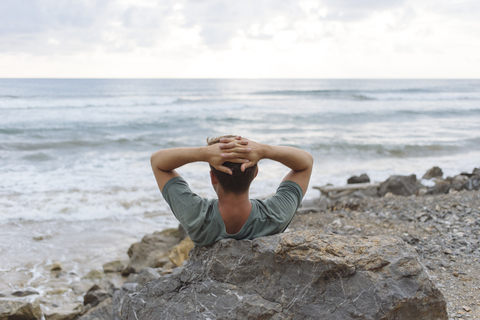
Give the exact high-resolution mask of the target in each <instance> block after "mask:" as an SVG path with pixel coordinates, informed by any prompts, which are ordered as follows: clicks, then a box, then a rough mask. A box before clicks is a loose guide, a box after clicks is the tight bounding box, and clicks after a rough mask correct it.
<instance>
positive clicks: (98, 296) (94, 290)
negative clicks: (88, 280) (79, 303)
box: [83, 285, 112, 307]
mask: <svg viewBox="0 0 480 320" xmlns="http://www.w3.org/2000/svg"><path fill="white" fill-rule="evenodd" d="M111 296H112V295H111V294H110V293H109V292H108V291H106V290H103V289H101V288H100V287H99V286H97V285H94V286H93V287H91V288H90V290H88V292H87V294H86V295H85V296H84V297H83V304H84V305H87V304H90V305H91V306H92V307H95V306H96V305H98V304H99V303H100V302H102V301H103V300H105V299H107V298H110V297H111Z"/></svg>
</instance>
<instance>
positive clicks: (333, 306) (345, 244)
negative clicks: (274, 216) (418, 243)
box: [121, 231, 447, 320]
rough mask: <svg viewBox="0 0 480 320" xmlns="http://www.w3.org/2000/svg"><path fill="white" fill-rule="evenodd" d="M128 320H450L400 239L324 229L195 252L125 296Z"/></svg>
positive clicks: (411, 251) (414, 255)
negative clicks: (174, 269) (179, 266)
mask: <svg viewBox="0 0 480 320" xmlns="http://www.w3.org/2000/svg"><path fill="white" fill-rule="evenodd" d="M121 318H122V319H142V320H150V319H207V318H211V319H213V318H215V319H240V320H241V319H293V318H295V319H339V320H349V319H397V320H401V319H405V320H410V319H447V311H446V303H445V300H444V298H443V295H442V293H441V292H440V291H439V290H438V289H437V288H435V286H434V284H433V282H432V281H431V280H430V279H429V276H428V273H427V272H426V270H425V269H424V268H423V266H422V265H421V264H420V262H419V260H418V255H417V253H416V251H415V249H414V248H413V247H411V246H409V245H407V244H405V242H403V241H402V240H401V239H400V238H398V237H389V236H375V237H364V236H340V235H334V234H323V233H321V232H319V231H301V232H290V233H283V234H278V235H274V236H269V237H260V238H257V239H254V240H242V241H236V240H233V239H225V240H221V241H219V242H217V243H215V244H214V245H211V246H204V247H199V246H197V247H195V248H194V249H193V250H192V254H191V257H190V260H189V262H188V263H187V264H186V266H185V267H184V268H183V269H181V270H180V272H178V273H176V272H174V273H172V274H169V275H166V276H163V277H161V278H160V279H158V280H155V281H152V282H149V283H147V284H146V285H145V286H144V287H143V288H141V289H140V290H139V291H138V292H137V293H135V294H131V295H128V296H126V297H125V301H124V303H123V307H122V316H121Z"/></svg>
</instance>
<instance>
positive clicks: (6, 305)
mask: <svg viewBox="0 0 480 320" xmlns="http://www.w3.org/2000/svg"><path fill="white" fill-rule="evenodd" d="M42 315H43V314H42V309H41V308H40V305H39V304H38V302H36V301H33V302H27V301H22V300H15V301H9V300H0V320H14V319H21V320H40V319H42Z"/></svg>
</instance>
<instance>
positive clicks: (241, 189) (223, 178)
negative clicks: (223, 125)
mask: <svg viewBox="0 0 480 320" xmlns="http://www.w3.org/2000/svg"><path fill="white" fill-rule="evenodd" d="M234 137H236V136H234V135H225V136H220V137H217V138H208V139H207V143H208V145H209V146H210V145H212V144H216V143H220V139H221V138H234ZM223 165H224V166H225V167H227V168H229V169H230V170H232V173H233V174H231V175H230V174H228V173H225V172H221V171H218V170H217V169H215V168H214V167H212V166H210V169H212V172H213V174H214V175H215V177H217V179H218V182H219V183H220V186H222V188H223V190H224V191H225V192H226V193H234V194H243V193H245V192H247V191H248V189H249V188H250V184H251V183H252V181H253V179H254V178H255V174H256V172H257V164H255V165H254V166H252V167H250V168H247V169H245V171H243V172H242V169H241V166H242V164H241V163H233V162H229V161H226V162H224V163H223Z"/></svg>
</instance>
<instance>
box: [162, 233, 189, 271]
mask: <svg viewBox="0 0 480 320" xmlns="http://www.w3.org/2000/svg"><path fill="white" fill-rule="evenodd" d="M193 247H195V244H194V243H193V241H192V240H191V239H190V238H189V237H187V238H185V239H183V240H182V241H181V242H180V243H179V244H177V245H176V246H175V247H173V248H172V250H171V251H170V253H169V255H168V258H169V259H170V261H172V263H173V264H174V265H175V266H176V267H180V266H181V265H182V264H183V261H185V260H188V258H189V256H188V253H189V252H190V250H192V249H193Z"/></svg>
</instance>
